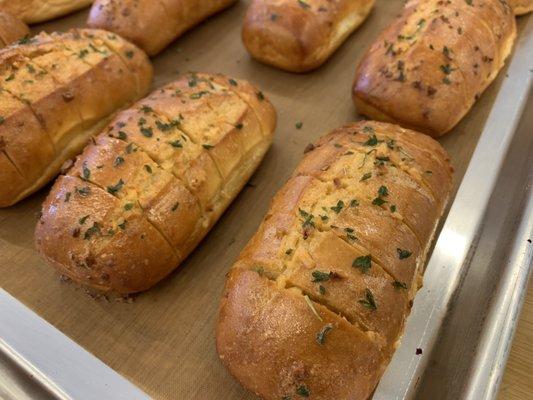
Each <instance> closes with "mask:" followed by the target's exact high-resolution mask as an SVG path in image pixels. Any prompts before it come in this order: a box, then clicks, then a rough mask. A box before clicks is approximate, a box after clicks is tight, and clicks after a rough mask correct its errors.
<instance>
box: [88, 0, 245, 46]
mask: <svg viewBox="0 0 533 400" xmlns="http://www.w3.org/2000/svg"><path fill="white" fill-rule="evenodd" d="M233 3H235V0H95V2H94V4H93V6H92V8H91V13H90V15H89V19H88V21H87V24H88V26H90V27H92V28H100V29H106V30H108V31H111V32H115V33H117V34H119V35H121V36H122V37H124V38H126V39H128V40H131V41H132V42H133V43H135V44H137V45H138V46H139V47H140V48H142V49H143V50H144V51H146V53H147V54H148V55H150V56H153V55H155V54H157V53H159V52H160V51H161V50H163V49H164V48H165V47H166V46H167V45H168V44H169V43H170V42H172V41H173V40H174V39H176V38H177V37H178V36H180V35H182V34H183V33H184V32H186V31H187V30H189V29H190V28H192V27H194V26H195V25H197V24H199V23H200V22H202V21H203V20H205V19H206V18H208V17H209V16H211V15H213V14H215V13H217V12H219V11H221V10H223V9H225V8H227V7H229V6H230V5H231V4H233Z"/></svg>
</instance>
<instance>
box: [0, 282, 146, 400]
mask: <svg viewBox="0 0 533 400" xmlns="http://www.w3.org/2000/svg"><path fill="white" fill-rule="evenodd" d="M0 353H2V354H3V355H4V356H6V357H8V358H9V359H10V360H11V361H12V362H13V363H15V364H16V365H18V366H19V367H20V369H21V371H23V372H25V373H26V379H24V378H21V377H20V376H19V377H16V379H15V378H14V376H13V375H12V376H11V378H10V381H11V385H12V386H11V389H9V390H8V389H7V388H6V389H5V392H6V393H9V392H10V393H11V395H13V396H18V395H17V393H19V394H20V393H24V392H26V393H27V390H24V389H23V388H24V387H27V386H28V383H30V382H31V381H32V380H35V381H37V382H39V384H40V386H41V388H40V389H39V390H38V391H37V392H33V393H39V398H41V397H40V396H41V395H42V396H44V395H45V393H46V394H47V395H48V393H49V394H50V395H51V396H54V397H55V398H57V399H62V400H63V399H83V400H103V399H105V400H146V399H149V397H148V396H147V395H146V394H144V393H143V392H142V391H141V390H140V389H138V388H137V387H136V386H134V385H133V384H131V383H130V382H129V381H127V380H126V379H125V378H123V377H122V376H120V375H119V374H118V373H116V372H115V371H113V370H112V369H111V368H109V367H107V366H106V365H105V364H104V363H103V362H101V361H100V360H98V359H97V358H96V357H94V356H93V355H91V354H90V353H89V352H87V351H85V350H84V349H83V348H82V347H81V346H79V345H77V344H76V343H74V342H73V341H72V340H70V339H69V338H68V337H67V336H65V335H63V334H62V333H61V332H59V331H58V330H57V329H56V328H54V327H53V326H52V325H50V324H49V323H47V322H46V321H45V320H43V319H41V318H40V317H38V316H37V315H36V314H34V313H33V312H32V311H30V310H29V309H28V308H26V307H25V306H24V305H23V304H21V303H20V302H18V301H17V300H16V299H14V298H13V297H11V296H10V295H9V294H8V293H6V292H5V291H4V290H1V289H0ZM6 378H7V377H6ZM19 380H23V381H25V382H26V384H25V386H22V388H21V386H20V385H18V387H16V386H17V385H16V382H17V381H19ZM29 390H31V389H29ZM0 393H2V392H0ZM20 396H22V394H20ZM15 398H17V399H18V397H15Z"/></svg>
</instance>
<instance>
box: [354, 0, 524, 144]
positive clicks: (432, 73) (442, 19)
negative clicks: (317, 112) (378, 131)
mask: <svg viewBox="0 0 533 400" xmlns="http://www.w3.org/2000/svg"><path fill="white" fill-rule="evenodd" d="M515 39H516V23H515V18H514V16H513V12H512V10H511V8H510V7H509V5H508V4H507V3H506V2H505V1H501V0H474V1H472V2H467V1H464V0H428V1H420V0H411V1H409V2H408V3H407V4H406V6H405V8H404V10H403V13H402V14H401V15H400V16H399V17H398V18H397V19H396V20H395V21H394V22H393V23H392V24H391V25H390V26H389V27H388V28H387V29H386V30H385V31H384V32H383V33H382V34H381V35H380V36H379V37H378V39H377V40H376V41H375V42H374V44H373V45H372V46H371V47H370V49H369V50H368V51H367V52H366V54H365V55H364V56H363V59H362V61H361V63H360V64H359V67H358V69H357V72H356V76H355V82H354V85H353V100H354V102H355V105H356V107H357V111H358V112H360V113H362V114H365V115H367V116H369V117H370V118H373V119H378V120H383V121H388V122H397V123H399V124H401V125H403V126H405V127H409V128H413V129H417V130H419V131H421V132H425V133H428V134H430V135H432V136H441V135H443V134H445V133H447V132H449V131H450V130H451V129H452V128H453V127H454V126H455V125H456V124H457V123H458V122H459V121H460V120H461V119H462V118H463V117H464V116H465V114H466V113H467V112H468V110H470V108H471V107H472V105H473V104H474V103H475V101H476V100H477V98H478V97H479V96H480V95H481V94H482V93H483V91H484V90H485V89H486V88H487V86H488V85H489V84H490V83H491V82H492V81H493V80H494V79H495V78H496V76H497V75H498V72H499V71H500V70H501V69H502V67H503V66H504V62H505V60H506V58H507V57H508V56H509V54H510V53H511V50H512V47H513V43H514V41H515Z"/></svg>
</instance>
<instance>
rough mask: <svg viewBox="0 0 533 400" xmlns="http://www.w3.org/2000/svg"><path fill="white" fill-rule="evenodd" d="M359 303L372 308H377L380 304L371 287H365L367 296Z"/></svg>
mask: <svg viewBox="0 0 533 400" xmlns="http://www.w3.org/2000/svg"><path fill="white" fill-rule="evenodd" d="M359 304H361V305H362V306H363V307H366V308H369V309H371V310H377V308H378V306H377V304H376V300H375V299H374V295H373V294H372V291H371V290H370V289H365V298H364V299H361V300H359Z"/></svg>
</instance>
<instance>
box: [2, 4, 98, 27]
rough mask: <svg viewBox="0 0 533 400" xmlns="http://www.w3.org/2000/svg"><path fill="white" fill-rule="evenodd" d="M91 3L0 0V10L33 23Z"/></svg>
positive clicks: (79, 8) (64, 13)
mask: <svg viewBox="0 0 533 400" xmlns="http://www.w3.org/2000/svg"><path fill="white" fill-rule="evenodd" d="M91 3H92V0H0V10H2V11H7V12H9V13H11V14H13V15H15V16H16V17H18V18H20V19H21V20H23V21H24V22H26V23H28V24H35V23H37V22H44V21H48V20H50V19H54V18H57V17H61V16H63V15H67V14H70V13H71V12H74V11H77V10H81V9H82V8H84V7H87V6H88V5H89V4H91Z"/></svg>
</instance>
